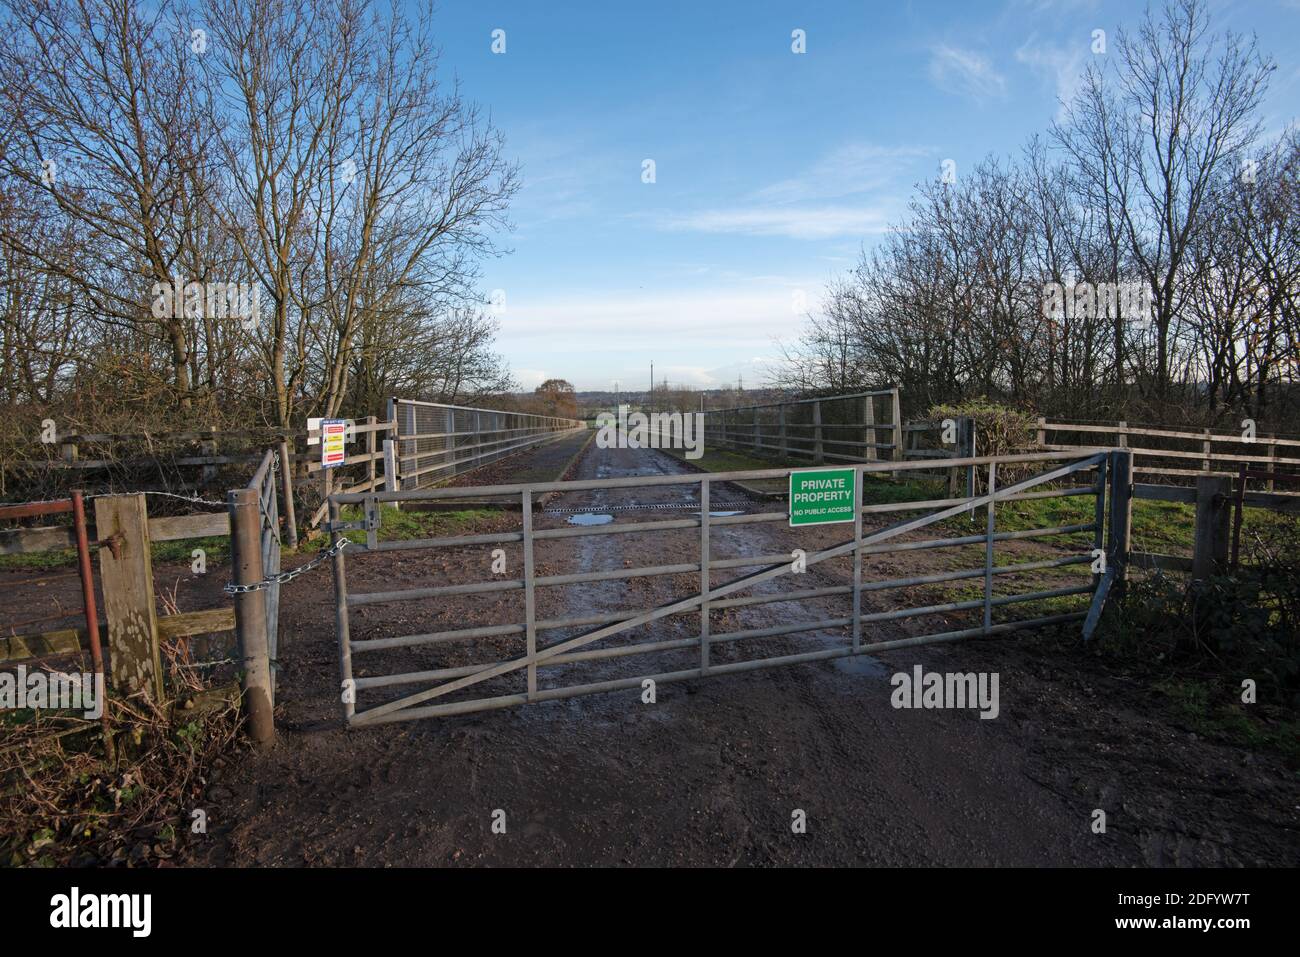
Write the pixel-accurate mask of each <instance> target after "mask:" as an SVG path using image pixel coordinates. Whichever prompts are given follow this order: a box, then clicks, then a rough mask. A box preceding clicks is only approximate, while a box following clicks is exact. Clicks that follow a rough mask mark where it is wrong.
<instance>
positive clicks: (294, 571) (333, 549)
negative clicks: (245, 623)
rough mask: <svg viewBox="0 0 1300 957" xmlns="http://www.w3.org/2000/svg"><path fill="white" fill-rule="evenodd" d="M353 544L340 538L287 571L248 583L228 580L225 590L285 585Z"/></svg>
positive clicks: (242, 591)
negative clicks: (241, 583) (310, 558)
mask: <svg viewBox="0 0 1300 957" xmlns="http://www.w3.org/2000/svg"><path fill="white" fill-rule="evenodd" d="M351 544H352V541H351V540H350V539H347V538H340V539H339V540H338V542H337V543H336V544H334V545H331V546H330V547H329V548H327V549H325V550H324V551H323V552H321V553H320V554H319V555H317V556H316V557H315V558H313V559H312V560H311V561H309V562H305V563H304V564H302V565H299V566H298V567H297V568H291V569H290V570H289V571H287V572H281V573H280V574H278V575H272V576H271V577H270V578H264V579H262V580H261V581H260V582H252V583H251V584H248V585H236V584H235V583H234V582H226V586H225V592H226V594H227V595H244V594H247V593H248V592H250V591H259V590H261V589H263V588H270V587H271V586H272V585H283V584H284V583H285V582H291V581H293V580H294V579H295V578H297V577H298V576H299V575H305V574H306V573H307V572H309V571H311V570H312V569H314V568H318V567H320V565H321V563H323V562H324V561H325V560H326V559H329V558H333V557H334V556H335V555H337V554H338V553H339V552H341V551H343V549H345V548H347V547H348V546H349V545H351Z"/></svg>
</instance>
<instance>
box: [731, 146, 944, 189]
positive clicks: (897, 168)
mask: <svg viewBox="0 0 1300 957" xmlns="http://www.w3.org/2000/svg"><path fill="white" fill-rule="evenodd" d="M933 152H934V150H933V149H932V148H930V147H924V146H878V145H876V144H873V143H849V144H846V145H844V146H841V147H839V148H838V149H835V150H832V151H831V152H830V153H828V154H826V156H824V157H822V158H821V159H820V160H818V161H817V162H816V163H814V164H813V165H812V167H811V168H810V169H809V170H808V171H807V172H806V173H805V174H803V175H802V176H798V177H794V178H792V179H786V180H781V181H780V182H777V183H773V184H771V185H770V186H765V187H763V188H762V189H760V190H758V191H757V192H755V193H754V194H753V198H754V199H756V200H760V201H766V202H798V201H802V200H808V199H832V198H838V197H843V196H854V195H860V194H862V193H866V192H870V191H874V190H878V189H881V188H883V187H885V186H888V185H889V184H890V183H892V182H894V181H896V180H897V178H898V176H899V175H900V174H903V173H905V172H906V170H907V168H908V166H909V165H910V164H912V163H914V162H915V161H916V160H918V159H923V158H924V157H926V156H929V155H930V154H932V153H933Z"/></svg>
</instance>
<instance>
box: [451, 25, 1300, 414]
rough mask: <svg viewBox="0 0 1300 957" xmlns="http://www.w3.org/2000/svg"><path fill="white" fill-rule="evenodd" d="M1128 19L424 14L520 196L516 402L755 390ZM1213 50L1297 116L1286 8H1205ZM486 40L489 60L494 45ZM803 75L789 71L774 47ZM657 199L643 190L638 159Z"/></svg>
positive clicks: (508, 336)
mask: <svg viewBox="0 0 1300 957" xmlns="http://www.w3.org/2000/svg"><path fill="white" fill-rule="evenodd" d="M1140 9H1141V7H1140V5H1139V4H1137V3H1134V2H1131V0H1130V2H1119V0H1117V2H1102V0H1096V2H1088V0H1073V2H1070V0H1055V2H1054V0H1007V2H1003V3H991V2H990V3H986V2H978V0H972V2H938V0H934V2H929V0H916V2H910V3H907V2H893V3H876V2H861V0H859V2H852V3H850V2H839V3H765V2H761V0H748V2H716V3H712V2H706V0H696V2H694V3H691V2H672V0H653V2H649V3H632V2H628V3H624V2H617V0H607V2H603V3H596V2H591V3H586V2H583V3H579V2H564V0H550V2H536V0H530V2H522V0H515V2H492V0H444V2H443V3H442V5H441V7H440V9H439V11H438V14H437V18H436V24H437V34H438V37H439V42H440V43H441V45H442V48H443V62H442V69H443V70H445V71H447V72H448V73H449V74H451V73H454V75H455V76H456V77H458V78H459V79H460V81H461V83H462V92H463V94H464V95H465V96H466V98H468V99H471V100H474V101H476V102H477V103H478V104H480V106H481V107H482V108H483V109H484V110H485V112H487V113H488V114H489V115H490V116H491V119H492V121H493V123H494V124H495V125H496V126H497V127H498V128H499V129H500V130H501V131H502V132H503V133H504V135H505V137H506V148H507V154H508V156H509V157H510V158H512V159H515V160H517V161H519V162H520V164H521V165H522V189H521V190H520V192H519V194H518V196H517V198H516V200H515V202H514V203H513V205H512V209H511V219H512V221H513V222H514V224H515V229H514V231H513V232H512V233H510V234H509V235H507V236H505V237H504V238H503V242H504V244H505V245H506V246H507V247H508V248H509V249H510V253H509V254H508V255H506V256H503V257H501V258H499V259H493V260H489V261H488V262H487V263H485V265H484V276H483V283H482V285H483V290H484V292H485V293H486V292H488V291H490V290H502V291H503V292H504V294H505V295H504V309H503V310H500V312H499V315H498V318H499V320H500V322H501V336H500V340H499V343H498V345H499V348H500V351H501V352H502V353H503V354H504V355H505V357H506V358H507V360H508V361H509V363H510V366H511V368H512V370H513V372H514V374H515V377H516V379H517V380H518V381H519V382H520V384H521V386H524V387H526V388H532V387H533V386H535V385H537V383H539V382H540V381H542V379H544V378H548V377H552V376H557V377H561V378H566V379H568V380H569V381H571V382H573V383H574V384H575V385H576V386H577V387H578V388H579V389H603V388H610V387H612V384H613V382H614V381H615V380H617V381H619V382H621V383H622V385H623V387H624V388H635V389H643V388H645V386H646V384H647V382H648V379H649V364H650V362H651V360H653V361H654V363H655V373H656V380H657V381H658V380H661V379H663V378H665V377H666V378H667V379H668V380H669V381H671V382H675V383H685V384H689V385H693V386H697V387H713V386H717V385H721V384H725V383H727V382H731V383H734V382H735V381H736V380H737V377H738V376H743V377H744V380H745V384H746V385H747V386H749V385H757V384H759V383H760V382H761V380H762V379H763V376H764V367H765V366H766V365H767V364H768V363H770V362H771V360H772V358H773V357H774V356H775V354H776V351H777V350H776V347H775V344H774V341H775V340H776V339H778V338H780V339H792V338H794V337H795V336H796V335H797V334H798V332H799V330H800V328H801V327H802V324H803V319H802V318H801V317H802V314H803V312H804V311H806V309H808V308H813V307H815V306H816V303H817V300H818V297H819V296H820V294H821V290H822V289H823V288H824V286H825V284H826V282H827V281H828V280H829V279H831V278H832V277H834V276H835V275H837V274H839V273H842V272H844V271H845V270H847V269H848V268H850V267H851V266H852V264H853V263H854V262H855V261H856V259H857V258H858V255H859V251H860V250H861V249H862V248H863V247H864V245H865V246H868V247H869V246H870V245H871V244H873V243H875V242H877V241H878V239H879V236H880V234H881V232H882V231H883V230H884V229H885V228H886V226H887V225H888V224H889V223H891V222H893V221H896V220H897V219H898V218H899V216H900V215H901V214H902V212H903V211H904V209H905V207H906V204H907V201H908V198H909V195H910V193H911V190H912V186H913V184H915V183H916V182H918V181H920V180H923V179H928V178H931V177H933V176H935V175H937V174H938V171H939V168H940V164H941V163H942V162H943V160H945V159H952V160H954V161H955V163H956V164H957V174H958V176H960V175H961V171H962V170H963V169H965V168H969V167H970V166H971V165H973V164H974V163H977V162H978V161H979V160H980V159H981V158H983V157H984V156H985V155H987V154H989V153H990V152H992V153H999V154H1008V153H1013V152H1017V151H1018V150H1019V149H1020V147H1021V146H1022V145H1023V143H1024V142H1025V140H1026V139H1027V138H1028V137H1029V136H1030V135H1031V134H1033V133H1035V132H1044V131H1045V130H1046V128H1047V126H1048V124H1049V123H1050V122H1051V120H1052V118H1053V117H1054V116H1055V115H1056V113H1057V110H1058V97H1060V96H1063V95H1068V93H1069V91H1070V89H1071V88H1072V85H1073V83H1074V82H1075V79H1076V77H1077V76H1078V74H1079V72H1080V71H1081V70H1082V69H1083V66H1084V65H1085V63H1086V62H1087V60H1088V59H1090V58H1091V57H1092V56H1093V54H1092V53H1091V50H1090V44H1091V42H1092V31H1093V30H1095V29H1104V30H1105V31H1106V32H1107V37H1108V40H1109V41H1110V43H1111V45H1112V48H1113V40H1114V36H1115V31H1116V29H1117V28H1118V27H1121V26H1126V27H1133V26H1135V25H1136V21H1137V18H1138V16H1139V15H1140ZM1213 14H1214V23H1215V25H1216V27H1217V28H1220V29H1222V28H1224V27H1230V28H1231V29H1233V30H1236V31H1238V32H1247V33H1249V32H1251V31H1254V32H1256V33H1258V34H1259V38H1260V44H1261V48H1262V49H1263V50H1264V51H1265V52H1266V53H1268V54H1270V55H1271V56H1272V57H1273V59H1274V60H1275V61H1276V62H1277V64H1278V70H1277V72H1276V74H1275V75H1274V80H1273V84H1272V87H1271V91H1270V94H1269V98H1268V100H1267V102H1266V112H1265V116H1264V121H1265V127H1266V129H1268V130H1269V131H1271V132H1272V131H1280V130H1281V129H1282V128H1283V127H1285V126H1286V125H1287V124H1288V123H1289V122H1291V121H1292V120H1293V118H1294V117H1296V115H1297V113H1298V112H1300V111H1298V110H1297V103H1298V102H1300V57H1297V56H1296V55H1295V54H1296V51H1297V49H1300V43H1297V40H1298V38H1300V0H1253V2H1240V0H1222V2H1215V3H1214V4H1213ZM497 29H500V30H504V31H505V42H506V50H505V53H504V54H494V53H493V52H492V49H491V46H492V31H494V30H497ZM795 29H802V30H804V31H805V34H806V44H807V52H806V53H803V54H795V53H793V52H792V51H791V43H792V40H791V32H792V31H793V30H795ZM647 159H651V160H653V161H654V164H655V182H654V183H644V182H642V168H643V162H644V161H645V160H647Z"/></svg>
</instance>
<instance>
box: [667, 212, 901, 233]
mask: <svg viewBox="0 0 1300 957" xmlns="http://www.w3.org/2000/svg"><path fill="white" fill-rule="evenodd" d="M888 224H889V217H888V213H887V212H886V211H885V210H884V209H881V208H878V207H870V206H865V207H864V206H856V207H855V206H818V207H784V206H782V207H766V208H764V207H757V208H755V207H733V208H730V209H706V210H702V211H700V212H698V213H686V214H683V215H680V216H669V217H665V218H664V219H663V220H661V222H660V225H661V226H662V227H663V228H665V229H669V230H691V231H694V232H702V233H745V234H748V235H751V236H785V237H788V238H790V239H831V238H833V237H836V236H845V235H853V236H860V235H863V234H866V233H881V232H884V231H885V229H886V228H887V227H888Z"/></svg>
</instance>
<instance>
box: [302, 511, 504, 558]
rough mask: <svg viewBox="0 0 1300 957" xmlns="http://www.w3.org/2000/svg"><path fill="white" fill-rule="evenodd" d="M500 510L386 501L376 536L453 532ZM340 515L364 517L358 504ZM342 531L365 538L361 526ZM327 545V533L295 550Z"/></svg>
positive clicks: (396, 539)
mask: <svg viewBox="0 0 1300 957" xmlns="http://www.w3.org/2000/svg"><path fill="white" fill-rule="evenodd" d="M500 514H501V512H500V511H499V510H497V509H493V508H466V509H459V510H457V511H454V512H414V511H402V510H401V509H399V508H397V507H395V506H390V505H385V506H383V507H382V509H381V511H380V515H379V540H380V541H381V542H400V541H411V540H414V539H419V538H435V537H440V536H444V535H456V534H459V533H460V532H463V531H465V530H467V529H469V528H472V527H473V526H475V525H478V524H479V523H481V522H483V521H484V520H486V519H489V518H492V517H493V516H497V515H500ZM339 518H340V520H341V521H344V522H359V521H361V520H362V519H363V518H364V514H363V512H362V510H361V508H359V507H357V506H347V507H345V508H343V509H342V510H341V512H340V515H339ZM345 534H346V535H347V537H348V539H349V540H351V541H354V542H364V541H365V540H366V533H365V531H364V530H362V529H355V528H354V529H350V530H349V531H347V532H346V533H345ZM328 545H329V536H328V535H321V536H319V537H317V538H315V539H313V540H312V541H310V542H300V543H299V545H298V550H299V552H303V553H314V552H318V551H320V550H321V549H322V548H325V547H327V546H328Z"/></svg>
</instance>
